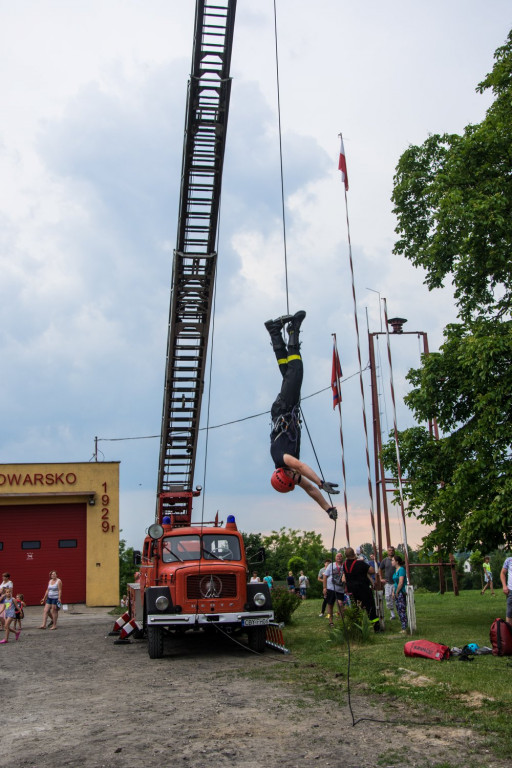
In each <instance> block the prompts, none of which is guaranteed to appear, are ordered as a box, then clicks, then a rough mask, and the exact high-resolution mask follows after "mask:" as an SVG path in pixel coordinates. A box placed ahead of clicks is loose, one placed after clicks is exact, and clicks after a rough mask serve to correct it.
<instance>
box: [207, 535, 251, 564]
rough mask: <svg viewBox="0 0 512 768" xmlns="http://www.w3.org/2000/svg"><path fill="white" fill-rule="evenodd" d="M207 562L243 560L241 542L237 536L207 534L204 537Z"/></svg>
mask: <svg viewBox="0 0 512 768" xmlns="http://www.w3.org/2000/svg"><path fill="white" fill-rule="evenodd" d="M203 557H204V558H205V560H212V559H213V560H241V559H242V558H241V555H240V542H239V541H238V538H237V537H236V536H230V535H228V534H225V533H224V534H217V533H206V534H205V535H204V536H203Z"/></svg>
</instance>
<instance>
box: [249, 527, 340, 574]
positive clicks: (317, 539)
mask: <svg viewBox="0 0 512 768" xmlns="http://www.w3.org/2000/svg"><path fill="white" fill-rule="evenodd" d="M242 535H243V537H244V543H245V547H246V551H248V553H249V556H250V554H251V553H252V552H255V551H256V550H257V549H258V548H259V547H261V546H263V547H264V548H265V556H266V559H265V563H264V565H262V566H260V567H259V568H258V567H255V569H256V570H258V571H268V572H269V573H270V574H271V575H272V577H273V578H274V579H275V580H276V581H283V580H285V579H286V577H287V575H288V571H289V567H288V564H289V562H290V560H291V559H292V558H300V561H301V563H303V565H300V567H299V569H298V570H303V571H304V573H305V574H306V575H307V576H309V579H310V582H311V583H313V581H314V579H315V578H316V575H317V574H318V571H319V569H320V568H321V567H322V565H323V562H324V559H326V558H327V557H328V558H330V554H329V553H327V552H326V550H325V547H324V545H323V542H322V537H321V536H320V534H319V533H315V532H314V531H296V530H293V529H291V528H289V529H286V528H280V529H279V531H272V533H271V534H269V535H267V536H263V535H261V534H259V533H258V534H254V533H251V534H246V533H244V534H242ZM295 575H297V573H296V574H295Z"/></svg>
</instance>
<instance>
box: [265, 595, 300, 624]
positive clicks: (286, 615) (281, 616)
mask: <svg viewBox="0 0 512 768" xmlns="http://www.w3.org/2000/svg"><path fill="white" fill-rule="evenodd" d="M301 602H302V600H301V597H300V595H297V594H295V592H290V591H289V590H288V589H286V587H274V589H273V590H272V607H273V609H274V617H275V620H276V621H279V622H281V621H282V622H284V623H285V624H288V622H289V621H290V619H291V616H292V613H293V612H294V611H296V610H297V608H298V607H299V605H300V604H301Z"/></svg>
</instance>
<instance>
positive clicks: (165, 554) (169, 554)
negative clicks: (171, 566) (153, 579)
mask: <svg viewBox="0 0 512 768" xmlns="http://www.w3.org/2000/svg"><path fill="white" fill-rule="evenodd" d="M200 557H201V545H200V541H199V536H166V537H165V539H164V540H163V542H162V560H163V562H164V563H173V562H175V561H176V560H179V561H180V562H181V563H183V562H185V560H199V558H200Z"/></svg>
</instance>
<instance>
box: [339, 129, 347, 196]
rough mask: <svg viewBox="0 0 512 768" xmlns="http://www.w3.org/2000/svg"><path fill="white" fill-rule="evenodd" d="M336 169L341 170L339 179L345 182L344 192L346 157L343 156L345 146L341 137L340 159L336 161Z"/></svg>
mask: <svg viewBox="0 0 512 768" xmlns="http://www.w3.org/2000/svg"><path fill="white" fill-rule="evenodd" d="M338 169H339V170H340V171H341V180H342V182H343V183H344V184H345V190H346V192H348V175H347V158H346V157H345V147H344V146H343V139H341V146H340V161H339V163H338Z"/></svg>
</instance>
